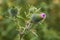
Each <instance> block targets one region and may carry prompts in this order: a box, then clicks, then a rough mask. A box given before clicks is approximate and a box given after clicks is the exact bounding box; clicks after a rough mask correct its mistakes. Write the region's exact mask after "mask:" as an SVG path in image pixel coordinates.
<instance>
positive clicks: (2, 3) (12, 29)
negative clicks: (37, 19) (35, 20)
mask: <svg viewBox="0 0 60 40" xmlns="http://www.w3.org/2000/svg"><path fill="white" fill-rule="evenodd" d="M12 7H15V8H17V9H15V10H16V11H17V10H18V11H17V12H18V14H13V13H10V11H9V10H10V9H11V8H12ZM30 8H31V10H30ZM39 8H40V10H39ZM34 10H38V11H37V13H40V12H44V13H46V15H47V17H46V20H44V22H43V23H42V24H38V25H37V26H35V24H34V25H33V27H32V28H31V29H30V30H26V31H24V28H25V27H26V23H27V21H29V20H30V18H31V14H34V13H35V11H34ZM12 11H13V10H12ZM16 16H17V17H16ZM20 31H24V34H22V35H21V34H20ZM0 40H60V0H0Z"/></svg>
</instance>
